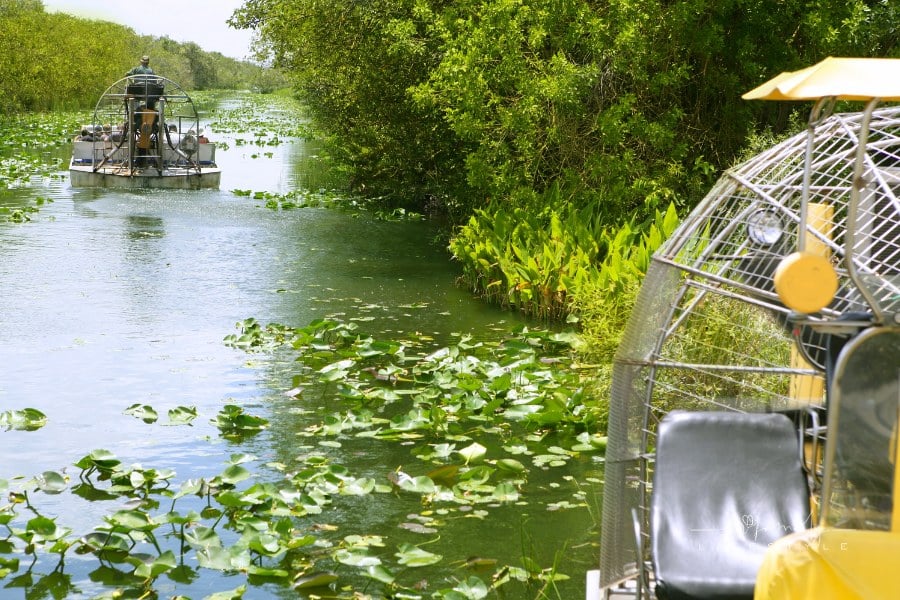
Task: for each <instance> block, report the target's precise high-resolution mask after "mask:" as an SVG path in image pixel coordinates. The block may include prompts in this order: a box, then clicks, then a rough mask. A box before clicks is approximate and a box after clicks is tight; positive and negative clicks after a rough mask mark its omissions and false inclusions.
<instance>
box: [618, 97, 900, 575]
mask: <svg viewBox="0 0 900 600" xmlns="http://www.w3.org/2000/svg"><path fill="white" fill-rule="evenodd" d="M863 123H864V117H863V113H843V114H835V115H831V116H829V117H827V118H824V119H822V120H821V121H820V122H818V123H816V124H815V128H814V129H813V130H812V132H811V134H810V135H807V133H801V134H798V135H796V136H794V137H792V138H790V139H787V140H785V141H784V142H782V143H780V144H778V145H776V146H774V147H772V148H770V149H769V150H767V151H765V152H763V153H761V154H759V155H757V156H755V157H753V158H752V159H750V160H748V161H746V162H744V163H742V164H740V165H738V166H736V167H734V168H732V169H730V170H729V171H727V172H726V173H725V174H724V175H723V177H722V178H721V179H720V180H719V181H718V183H717V184H716V185H715V186H714V187H713V189H712V190H711V191H710V192H709V194H708V195H707V196H706V197H705V198H704V199H703V201H702V202H701V203H700V204H699V205H698V206H697V208H696V209H695V210H694V211H693V212H692V213H691V214H690V215H689V216H688V217H687V219H685V221H684V222H683V223H682V225H681V226H680V227H679V229H678V230H677V231H676V232H675V233H674V234H673V235H672V236H671V237H670V239H669V240H668V241H667V242H666V243H665V244H664V246H663V247H662V248H660V250H659V251H658V252H657V253H656V254H655V256H654V257H653V260H652V263H651V266H650V268H649V270H648V273H647V276H646V279H645V281H644V284H643V286H642V289H641V292H640V294H639V296H638V299H637V302H636V305H635V308H634V310H633V314H632V317H631V320H630V322H629V324H628V326H627V328H626V331H625V334H624V336H623V340H622V343H621V344H620V347H619V351H618V353H617V356H616V359H615V364H614V370H613V384H612V397H611V401H610V417H609V432H608V433H609V446H608V449H607V466H606V481H605V485H604V500H603V519H602V524H601V527H602V539H601V556H600V573H601V582H600V584H601V587H608V586H611V585H613V584H615V583H618V582H621V581H623V580H626V579H629V578H632V577H635V576H637V575H638V572H639V566H640V565H641V564H643V562H644V560H645V558H646V557H644V556H638V553H639V552H640V550H639V548H647V547H648V544H647V543H646V540H636V539H635V535H636V534H635V529H634V522H633V516H634V515H635V514H636V515H637V516H638V519H637V520H638V527H639V532H638V533H637V535H638V536H640V537H642V538H646V537H647V527H646V524H647V520H648V515H647V505H648V498H649V493H650V486H651V478H650V474H651V472H652V468H653V464H652V461H653V449H654V447H655V431H656V426H657V424H658V423H659V421H660V420H661V418H662V417H663V416H664V415H665V414H667V413H668V412H669V411H671V410H674V409H688V410H732V411H743V412H766V411H794V410H797V409H801V408H802V409H806V408H809V407H813V408H816V407H821V406H824V404H825V402H826V398H825V389H826V385H825V380H824V364H825V362H826V360H827V355H828V349H827V348H826V343H825V337H824V336H823V335H822V334H821V332H822V331H823V326H825V325H827V324H829V323H832V322H838V321H840V320H842V319H847V318H848V315H849V316H852V315H855V314H862V313H868V312H872V311H873V310H874V311H875V312H876V313H879V312H880V313H881V314H886V315H892V314H894V313H897V312H900V273H898V270H900V202H898V197H897V195H898V193H900V137H898V136H900V108H897V107H889V108H883V109H880V110H877V111H875V112H874V114H873V115H872V118H871V122H870V123H869V124H868V128H869V129H868V143H867V144H864V147H865V152H866V154H865V157H864V159H865V160H864V168H863V172H862V177H861V179H857V178H856V177H855V175H854V161H855V159H856V153H857V148H858V147H860V144H859V141H860V134H861V133H860V132H861V125H862V124H863ZM806 165H808V166H809V168H808V169H807V168H805V167H806ZM854 185H856V186H857V189H859V190H860V194H859V203H858V206H856V207H853V206H852V205H851V203H850V199H851V195H852V194H851V190H852V188H853V186H854ZM804 188H805V190H806V191H805V192H804ZM804 194H807V200H808V202H806V203H804V202H802V199H803V197H804ZM804 217H805V218H804ZM851 219H852V222H851V221H850V220H851ZM800 223H805V231H804V232H803V236H801V235H800V233H801V232H800ZM848 225H850V227H849V228H848ZM848 231H849V232H852V233H848ZM800 237H803V238H804V242H805V249H806V251H807V252H811V253H813V254H817V255H820V256H824V257H826V258H827V259H828V260H829V261H830V262H831V264H832V266H833V267H834V270H835V272H836V273H837V277H838V288H837V292H836V294H835V296H834V299H833V300H832V301H831V303H830V304H828V305H827V306H826V307H825V308H823V309H822V310H821V311H820V312H817V313H815V314H812V315H802V316H800V315H797V314H792V312H791V311H790V309H788V308H787V307H786V306H785V305H784V304H782V302H781V300H780V299H779V296H778V294H777V293H776V291H775V287H774V284H773V275H774V274H775V272H776V269H777V268H778V266H779V264H780V263H781V261H782V259H783V258H784V257H785V256H787V255H789V254H791V253H792V252H793V251H794V250H795V249H796V248H797V244H798V239H799V238H800ZM851 270H854V271H855V275H856V277H855V278H852V277H851ZM854 279H855V280H854ZM860 282H862V285H861V286H860V285H859V283H860ZM860 287H862V288H863V290H862V292H861V291H860ZM635 511H636V512H635ZM640 542H643V543H640Z"/></svg>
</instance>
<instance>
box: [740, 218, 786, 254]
mask: <svg viewBox="0 0 900 600" xmlns="http://www.w3.org/2000/svg"><path fill="white" fill-rule="evenodd" d="M783 234H784V223H783V222H782V221H781V217H779V216H778V215H777V214H776V213H775V211H772V210H758V211H756V212H755V213H753V214H752V215H750V217H749V218H748V219H747V236H748V237H749V238H750V241H751V242H753V243H754V244H756V245H758V246H772V245H774V244H776V243H778V241H779V240H780V239H781V236H782V235H783Z"/></svg>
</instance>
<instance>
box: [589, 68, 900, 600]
mask: <svg viewBox="0 0 900 600" xmlns="http://www.w3.org/2000/svg"><path fill="white" fill-rule="evenodd" d="M744 98H745V99H747V100H755V99H761V100H790V101H811V102H814V106H813V108H812V110H811V113H810V117H809V122H808V127H807V131H806V132H803V133H800V134H798V135H796V136H794V137H792V138H790V139H787V140H785V141H783V142H781V143H779V144H777V145H775V146H773V147H771V148H770V149H768V150H766V151H764V152H762V153H761V154H759V155H757V156H755V157H753V158H751V159H749V160H747V161H746V162H744V163H742V164H740V165H737V166H735V167H733V168H731V169H730V170H728V171H727V172H725V174H724V175H723V176H722V177H721V179H720V180H719V181H718V182H717V183H716V184H715V186H714V187H713V188H712V189H711V191H710V192H709V194H708V195H707V196H706V197H705V198H704V199H703V200H702V202H701V203H700V204H699V205H698V206H697V207H696V208H695V209H694V210H693V211H692V212H691V214H690V215H689V216H688V217H687V218H686V219H685V220H684V221H683V223H682V224H681V225H680V227H679V228H678V229H677V230H676V231H675V232H674V233H673V235H672V236H671V237H670V238H669V239H668V240H667V241H666V242H665V243H664V245H663V246H662V247H661V248H660V249H659V250H658V251H657V252H656V254H655V255H654V257H653V259H652V262H651V265H650V267H649V269H648V272H647V275H646V279H645V281H644V283H643V286H642V288H641V290H640V293H639V295H638V298H637V300H636V303H635V307H634V309H633V314H632V316H631V319H630V321H629V323H628V325H627V327H626V330H625V332H624V334H623V339H622V341H621V343H620V346H619V349H618V352H617V355H616V358H615V361H614V369H613V380H612V391H611V398H610V414H609V430H608V435H609V443H608V447H607V454H606V470H605V484H604V492H603V515H602V521H601V544H600V546H601V547H600V564H599V569H597V570H593V571H590V572H589V573H588V575H587V594H586V595H587V598H588V599H589V600H596V599H600V598H604V599H611V598H623V599H624V598H650V597H652V596H654V595H655V596H656V597H657V598H660V599H665V598H671V599H675V598H678V599H684V598H696V599H724V598H728V599H739V598H747V599H752V598H756V599H757V600H796V599H813V598H815V599H817V600H822V599H837V598H842V599H848V598H859V599H861V600H862V599H865V600H873V599H880V598H884V599H887V598H898V597H900V578H898V577H897V575H896V571H897V570H898V568H900V499H898V498H897V496H898V494H900V468H898V466H900V444H898V443H897V441H898V415H900V107H897V106H890V105H889V104H886V105H883V106H882V105H881V103H882V102H896V101H898V100H900V60H895V59H860V58H828V59H826V60H824V61H822V62H821V63H818V64H816V65H814V66H812V67H809V68H807V69H803V70H801V71H794V72H787V73H782V74H781V75H778V76H777V77H775V78H774V79H772V80H770V81H768V82H766V83H764V84H763V85H761V86H760V87H758V88H756V89H754V90H752V91H750V92H748V93H747V94H745V95H744ZM851 101H857V102H859V101H862V102H865V108H864V110H862V111H859V112H839V111H838V110H836V108H837V107H842V108H843V107H850V108H852V105H850V104H849V102H851Z"/></svg>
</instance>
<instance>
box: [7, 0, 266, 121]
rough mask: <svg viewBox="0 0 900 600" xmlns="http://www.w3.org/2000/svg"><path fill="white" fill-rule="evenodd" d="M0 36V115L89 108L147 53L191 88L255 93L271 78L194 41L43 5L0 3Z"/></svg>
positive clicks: (32, 0) (17, 0)
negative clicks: (239, 89) (146, 33)
mask: <svg viewBox="0 0 900 600" xmlns="http://www.w3.org/2000/svg"><path fill="white" fill-rule="evenodd" d="M0 31H2V32H3V33H2V35H0V113H12V112H16V111H20V110H47V109H51V108H69V107H73V108H74V107H84V106H90V105H91V103H92V102H95V101H96V99H97V96H98V95H99V94H100V93H102V92H103V90H104V89H105V88H106V86H108V85H109V84H110V83H111V82H113V81H115V80H117V79H119V78H121V77H122V76H123V75H124V74H125V72H126V71H128V69H129V68H131V67H133V66H134V64H135V63H136V61H137V59H138V58H139V57H140V56H142V55H144V54H148V55H150V56H152V60H153V63H152V64H153V68H154V70H156V71H157V72H159V73H160V74H165V75H166V76H167V77H169V78H170V79H173V80H176V81H178V82H179V83H180V84H181V85H182V86H184V87H186V88H188V89H205V88H237V87H249V86H250V85H252V84H253V83H254V82H255V81H257V80H259V79H260V78H261V77H262V73H263V71H264V69H263V68H262V67H261V66H259V65H256V64H252V63H249V62H242V61H237V60H234V59H232V58H229V57H226V56H224V55H222V54H220V53H218V52H206V51H204V50H202V49H201V48H200V47H199V46H198V45H197V44H194V43H191V42H187V43H181V42H176V41H174V40H172V39H169V38H168V37H165V36H163V37H154V36H141V35H138V34H137V33H136V32H135V31H134V30H133V29H131V28H130V27H126V26H124V25H118V24H115V23H110V22H107V21H96V20H90V19H82V18H78V17H73V16H71V15H67V14H62V13H47V12H45V10H44V5H43V3H42V2H41V1H40V0H0Z"/></svg>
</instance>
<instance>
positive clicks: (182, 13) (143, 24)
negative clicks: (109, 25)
mask: <svg viewBox="0 0 900 600" xmlns="http://www.w3.org/2000/svg"><path fill="white" fill-rule="evenodd" d="M43 1H44V8H45V9H46V10H47V12H64V13H68V14H71V15H75V16H78V17H85V18H88V19H100V20H103V21H112V22H113V23H120V24H122V25H127V26H128V27H131V28H132V29H134V30H135V31H136V32H138V33H139V34H141V35H152V36H156V37H161V36H168V37H170V38H172V39H173V40H177V41H179V42H194V43H196V44H197V45H198V46H200V47H201V48H202V49H204V50H206V51H207V52H221V53H222V54H224V55H225V56H230V57H232V58H237V59H244V58H248V55H249V54H250V39H251V37H252V32H251V31H250V30H237V29H232V28H231V27H229V26H228V24H227V23H226V22H225V21H226V20H227V19H228V18H229V17H230V16H231V13H233V12H234V10H235V9H236V8H239V7H240V6H241V5H242V4H243V2H242V0H149V1H143V2H141V1H137V0H43Z"/></svg>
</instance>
